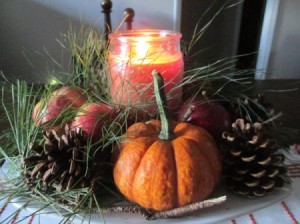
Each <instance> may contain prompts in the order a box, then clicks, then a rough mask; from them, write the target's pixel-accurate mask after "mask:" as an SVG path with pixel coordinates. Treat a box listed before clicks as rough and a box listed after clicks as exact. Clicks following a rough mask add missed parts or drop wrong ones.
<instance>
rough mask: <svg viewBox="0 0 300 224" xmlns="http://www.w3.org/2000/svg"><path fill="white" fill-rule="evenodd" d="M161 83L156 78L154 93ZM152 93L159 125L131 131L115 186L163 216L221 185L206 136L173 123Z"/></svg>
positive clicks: (142, 125)
mask: <svg viewBox="0 0 300 224" xmlns="http://www.w3.org/2000/svg"><path fill="white" fill-rule="evenodd" d="M161 82H162V83H163V80H162V78H161V76H160V75H159V74H158V73H155V74H154V84H155V89H159V88H160V86H163V84H162V83H161ZM160 91H163V89H160ZM155 92H156V98H157V103H158V107H159V111H160V115H161V121H159V120H150V121H149V122H146V123H143V122H140V123H136V124H134V125H132V126H131V127H129V129H128V130H127V132H126V134H125V137H124V139H123V140H122V141H121V143H120V145H119V146H120V150H121V153H120V155H119V157H118V159H117V161H116V163H115V167H114V180H115V183H116V185H117V187H118V188H119V190H120V191H121V193H123V194H124V195H125V196H126V197H127V198H128V199H129V200H131V201H133V202H136V203H138V204H139V205H141V206H142V207H144V208H149V209H154V210H159V211H162V210H168V209H172V208H176V207H181V206H184V205H187V204H191V203H194V202H198V201H202V200H204V199H205V198H207V197H208V196H209V195H210V194H211V193H212V191H213V189H214V188H215V186H216V184H217V183H218V182H219V180H220V176H221V158H220V154H219V152H218V149H217V146H216V143H215V141H214V139H213V138H212V137H211V135H210V134H209V133H208V132H207V131H205V130H204V129H202V128H200V127H198V126H195V125H192V124H188V123H184V122H181V123H177V124H175V123H173V122H171V121H170V120H169V119H168V111H167V110H166V107H165V106H164V105H166V100H165V96H164V94H162V93H161V94H157V92H158V91H155ZM161 96H162V99H161V98H160V97H161ZM161 102H162V103H163V104H161ZM173 126H174V128H172V127H173Z"/></svg>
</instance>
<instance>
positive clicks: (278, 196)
mask: <svg viewBox="0 0 300 224" xmlns="http://www.w3.org/2000/svg"><path fill="white" fill-rule="evenodd" d="M0 175H1V173H0ZM292 192H293V190H292V187H291V186H290V185H286V187H285V188H282V189H278V190H274V191H273V192H272V193H271V194H269V195H266V196H264V197H262V198H254V199H247V198H244V197H241V196H238V195H236V194H233V193H231V192H229V191H228V190H227V188H226V187H224V186H222V185H220V186H219V187H218V188H217V189H216V190H215V192H214V194H213V196H212V197H220V196H224V195H226V196H227V200H226V201H225V202H224V203H222V204H220V205H215V206H213V207H210V208H205V209H202V210H200V211H198V212H196V213H193V214H191V215H188V216H185V217H180V218H172V219H160V220H154V221H148V220H145V218H144V217H142V216H141V215H139V214H131V213H114V214H103V217H101V215H100V214H92V217H91V220H90V223H91V224H99V223H109V224H113V223H128V224H144V223H148V224H149V223H151V224H153V223H155V224H164V223H172V224H173V223H174V224H176V223H183V224H199V223H201V224H208V223H219V222H221V221H226V220H230V219H233V218H234V217H238V216H242V215H245V214H248V213H252V212H254V211H257V210H260V209H262V208H265V207H268V206H270V205H272V204H274V203H276V202H279V201H281V200H283V199H284V198H286V197H287V196H289V195H290V194H291V193H292ZM20 201H21V200H20ZM20 201H18V200H17V199H15V200H14V202H13V203H12V205H13V206H14V207H15V208H20V207H22V206H23V205H24V201H23V202H20ZM40 206H41V205H39V204H38V202H32V203H31V204H30V205H29V206H28V207H27V208H26V209H25V211H26V212H27V213H28V215H29V214H31V213H33V212H36V211H38V210H39V207H40ZM38 214H39V215H36V216H38V218H35V220H38V221H36V222H35V221H34V222H33V223H43V224H56V223H60V221H61V220H62V219H63V218H62V217H61V216H60V215H59V214H57V213H55V212H54V210H52V209H51V208H47V209H44V210H41V211H39V213H38ZM1 218H2V217H1ZM0 221H1V219H0ZM21 223H22V222H21ZM24 223H26V222H24ZM71 223H72V224H77V223H78V224H79V223H89V220H88V219H86V220H85V221H84V222H83V221H82V218H80V217H77V218H75V219H73V220H71Z"/></svg>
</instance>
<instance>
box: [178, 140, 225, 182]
mask: <svg viewBox="0 0 300 224" xmlns="http://www.w3.org/2000/svg"><path fill="white" fill-rule="evenodd" d="M183 138H184V139H185V140H188V141H190V142H193V144H194V146H199V144H198V143H197V142H196V141H195V140H193V139H190V138H185V137H183ZM200 153H201V154H202V156H203V157H204V158H206V160H207V162H208V163H209V165H210V168H211V169H212V170H213V171H214V173H219V172H220V170H219V169H216V168H215V166H214V165H215V164H213V162H212V160H211V158H207V155H205V153H204V151H203V150H200ZM214 179H215V180H216V181H215V185H216V184H217V183H218V181H217V180H218V179H219V177H215V178H214Z"/></svg>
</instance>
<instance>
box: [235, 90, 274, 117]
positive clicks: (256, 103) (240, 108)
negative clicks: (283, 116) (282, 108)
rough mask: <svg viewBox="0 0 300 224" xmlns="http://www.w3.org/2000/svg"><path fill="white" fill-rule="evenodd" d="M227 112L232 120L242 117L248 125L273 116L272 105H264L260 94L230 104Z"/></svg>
mask: <svg viewBox="0 0 300 224" xmlns="http://www.w3.org/2000/svg"><path fill="white" fill-rule="evenodd" d="M229 111H231V112H232V117H233V118H234V119H238V118H240V117H243V118H244V119H245V120H246V121H247V122H250V123H255V122H263V121H265V120H268V119H269V118H271V117H273V116H274V115H275V110H274V108H273V105H272V104H270V103H266V102H265V97H264V95H263V94H260V93H258V94H256V95H254V96H252V97H245V98H241V99H238V100H237V102H231V103H230V108H229Z"/></svg>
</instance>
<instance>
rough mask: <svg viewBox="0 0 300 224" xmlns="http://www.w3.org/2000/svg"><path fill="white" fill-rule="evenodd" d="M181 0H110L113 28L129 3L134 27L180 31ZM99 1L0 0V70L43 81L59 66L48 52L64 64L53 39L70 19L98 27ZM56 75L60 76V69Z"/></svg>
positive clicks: (70, 22)
mask: <svg viewBox="0 0 300 224" xmlns="http://www.w3.org/2000/svg"><path fill="white" fill-rule="evenodd" d="M180 2H181V0H164V1H161V0H151V2H150V1H147V2H146V1H136V0H113V8H112V10H113V12H112V14H111V19H112V26H113V29H115V28H116V27H117V26H118V25H119V23H120V22H121V21H122V19H123V11H124V9H125V8H127V7H132V8H134V10H135V11H136V16H135V18H134V24H133V28H157V29H172V30H179V27H180V14H181V12H180V9H181V7H180ZM100 3H101V0H0V9H1V13H0V71H2V72H3V73H4V75H6V76H17V77H19V78H21V79H25V80H27V81H29V82H47V81H48V80H49V79H50V78H51V77H50V76H49V73H51V72H52V71H53V72H54V70H57V69H58V70H59V69H60V68H59V67H58V66H57V65H56V63H54V62H53V61H51V60H50V57H52V58H54V59H55V60H57V62H58V63H59V64H62V65H63V67H65V68H66V67H68V64H69V61H68V60H66V59H68V58H69V55H62V51H61V47H60V46H59V44H58V42H57V40H56V39H60V38H61V34H62V33H66V32H67V31H68V29H69V27H70V24H72V26H75V27H78V28H79V27H80V24H81V22H85V23H88V24H90V25H93V26H94V27H95V28H96V29H100V28H102V27H103V26H104V21H103V14H102V13H101V11H102V8H101V6H100ZM25 55H26V57H27V59H28V60H27V59H26V57H25ZM47 55H48V56H49V57H48V56H47ZM62 59H64V61H63V60H62ZM62 71H64V69H62ZM55 75H56V76H57V74H55ZM59 76H60V77H61V78H62V79H64V75H63V74H60V75H59Z"/></svg>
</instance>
